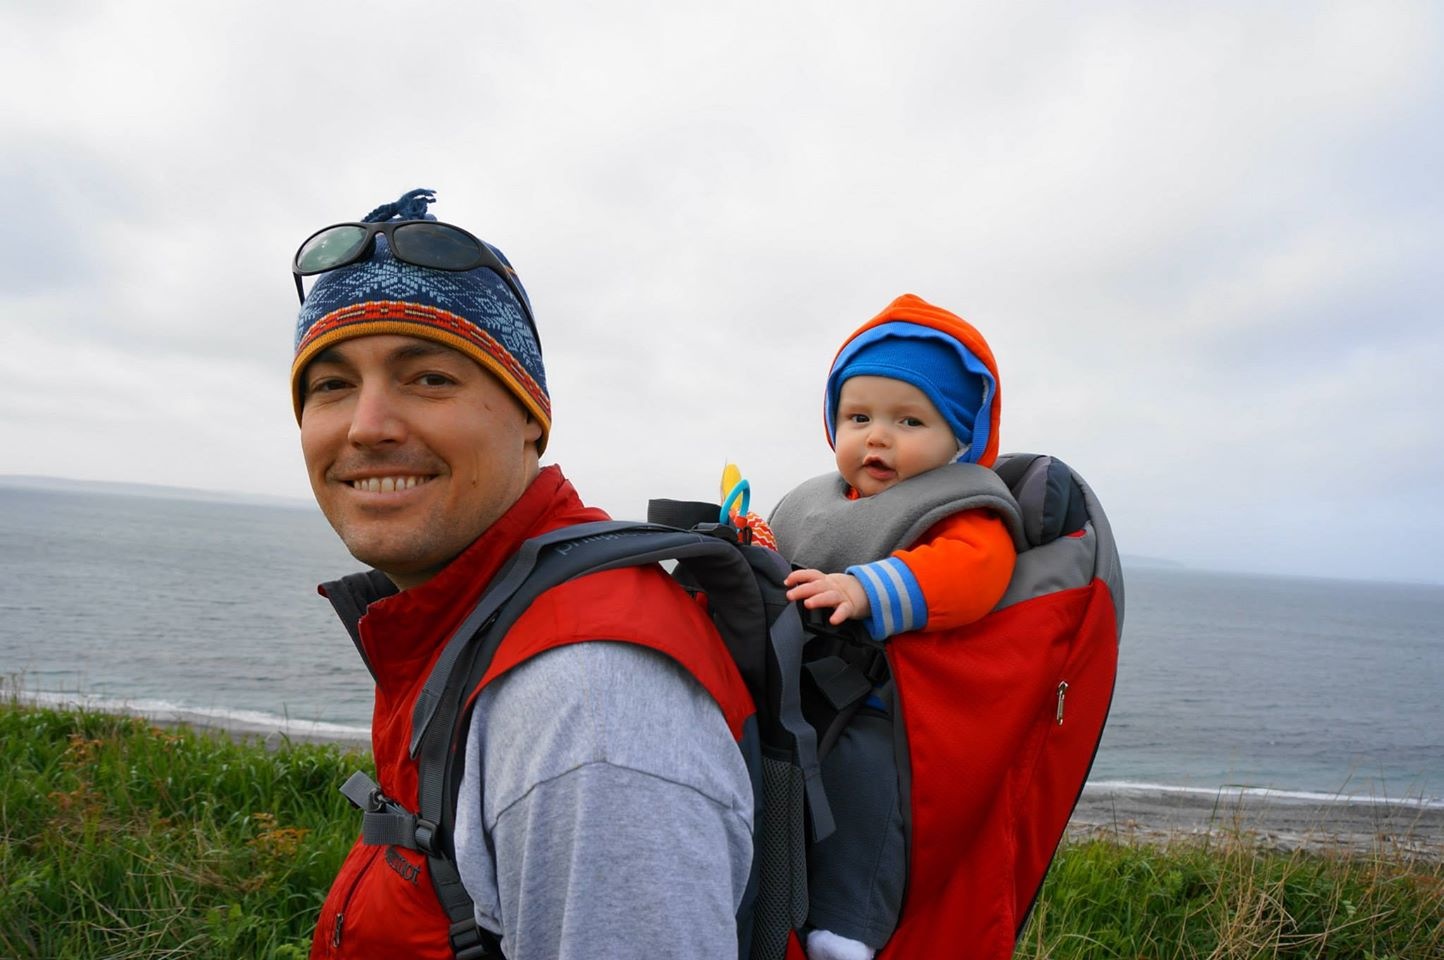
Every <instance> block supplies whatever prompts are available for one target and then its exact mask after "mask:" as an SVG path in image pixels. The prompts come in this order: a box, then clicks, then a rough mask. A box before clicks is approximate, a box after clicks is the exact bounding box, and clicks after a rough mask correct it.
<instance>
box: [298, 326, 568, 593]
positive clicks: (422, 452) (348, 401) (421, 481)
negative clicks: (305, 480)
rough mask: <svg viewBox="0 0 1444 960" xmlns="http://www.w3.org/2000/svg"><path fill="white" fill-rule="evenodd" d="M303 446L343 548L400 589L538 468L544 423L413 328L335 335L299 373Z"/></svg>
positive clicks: (423, 574)
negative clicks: (409, 333)
mask: <svg viewBox="0 0 1444 960" xmlns="http://www.w3.org/2000/svg"><path fill="white" fill-rule="evenodd" d="M302 387H303V389H304V391H305V393H304V396H305V401H304V404H303V406H302V408H301V452H302V454H303V455H304V456H305V459H306V472H307V474H308V475H309V477H310V479H311V489H312V490H313V491H314V492H315V494H316V502H317V503H319V504H320V505H321V511H322V512H323V513H324V514H325V515H326V519H327V520H329V521H331V526H333V527H335V529H336V533H337V534H339V535H340V537H341V540H342V542H344V543H345V544H346V549H348V550H350V551H351V555H352V556H354V557H355V558H356V559H357V560H360V561H361V562H363V563H366V564H369V565H371V566H373V567H375V568H376V569H378V570H380V571H381V572H383V573H385V574H386V575H387V576H389V577H390V578H391V579H392V580H393V581H395V583H396V585H397V586H398V587H401V588H402V589H406V588H407V587H412V586H415V585H417V584H419V583H422V582H424V581H426V580H428V579H430V578H431V577H432V576H433V575H434V574H436V573H437V572H438V571H440V570H441V569H442V568H443V567H445V566H446V565H447V564H448V563H450V562H451V561H452V559H454V558H455V557H456V556H457V554H459V553H461V552H462V551H463V550H465V549H466V548H467V547H468V546H470V545H471V543H472V542H473V541H474V540H476V538H477V537H479V536H481V534H482V533H483V532H484V531H485V530H486V529H487V528H488V527H490V526H491V524H492V523H493V522H494V521H495V520H496V519H497V518H498V517H500V516H501V515H502V514H503V513H505V512H506V511H507V509H508V508H509V507H510V506H511V505H512V504H513V503H515V502H516V500H517V498H519V497H520V496H521V495H522V493H523V492H525V490H526V488H527V486H528V485H530V483H531V481H532V480H533V479H534V478H535V477H536V473H537V455H536V441H537V439H538V438H539V437H540V436H541V426H540V425H539V424H538V423H537V422H536V421H535V420H532V419H529V418H528V417H527V415H526V412H525V411H524V410H523V409H522V407H521V405H520V404H519V403H518V402H517V401H516V400H515V399H514V398H513V397H512V395H511V394H510V393H509V392H507V390H506V388H504V387H503V386H502V385H501V384H500V383H499V382H498V381H497V380H496V379H495V378H494V377H492V375H491V374H490V373H488V372H487V371H485V370H483V369H482V368H481V366H480V365H478V364H477V363H476V362H475V361H473V360H471V359H470V358H469V357H466V356H464V355H462V354H460V353H458V352H456V351H455V350H451V349H449V348H448V347H444V346H442V345H440V344H437V343H433V342H432V341H429V340H421V339H417V338H414V337H404V336H394V335H389V334H388V335H379V336H370V337H357V338H355V339H353V340H346V341H343V342H341V343H339V344H337V345H336V346H333V347H330V348H328V349H326V350H324V351H322V352H321V353H320V354H318V355H317V357H316V359H315V360H313V361H311V363H310V364H309V365H308V366H307V367H306V370H305V372H304V373H303V375H302Z"/></svg>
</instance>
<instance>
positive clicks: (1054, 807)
mask: <svg viewBox="0 0 1444 960" xmlns="http://www.w3.org/2000/svg"><path fill="white" fill-rule="evenodd" d="M979 469H981V468H979ZM997 474H998V476H999V477H1001V478H1003V480H1004V481H1005V482H1006V483H1007V484H1008V486H1010V487H1011V488H1012V490H1013V491H1014V494H1013V495H1010V494H1008V492H1007V488H1003V489H1002V496H1003V497H1005V498H1007V499H1008V500H1009V501H1014V506H1013V507H1012V514H1011V516H1012V519H1011V520H1010V526H1011V527H1012V528H1013V529H1014V530H1015V540H1020V541H1022V542H1024V543H1026V544H1027V549H1021V548H1020V553H1019V561H1018V566H1017V572H1016V573H1015V575H1014V578H1013V582H1012V585H1010V587H1009V591H1008V595H1007V596H1006V597H1005V598H1004V600H1003V602H1002V603H1001V604H1000V605H999V608H998V610H997V611H995V613H993V614H990V615H989V616H988V617H987V618H984V619H985V621H987V620H992V619H994V618H998V617H1001V618H1003V622H1001V623H1000V624H999V626H998V627H997V628H996V629H995V630H991V631H988V632H987V633H986V636H985V637H984V639H983V641H982V642H980V643H979V644H978V647H979V649H978V650H976V651H972V652H970V654H969V655H968V656H966V657H964V658H963V663H964V664H965V665H966V667H965V668H964V669H961V670H960V669H958V668H956V667H953V666H949V667H948V670H949V672H950V674H951V673H965V674H968V675H969V676H968V678H967V683H968V688H967V691H966V693H965V694H964V695H967V696H985V697H988V698H990V699H989V700H987V701H986V702H983V701H979V702H976V703H975V704H974V705H973V707H972V708H970V709H969V710H968V711H967V714H966V716H965V717H963V718H962V725H959V719H958V718H956V717H950V716H949V715H950V714H951V712H952V705H953V704H955V703H956V699H957V697H958V696H959V695H960V694H959V692H958V691H956V690H953V689H951V688H949V689H937V688H938V687H939V684H938V683H936V682H934V681H933V680H932V678H930V677H928V676H925V675H922V676H920V675H919V674H920V673H922V674H925V673H926V672H927V671H929V670H932V669H935V668H936V664H934V663H932V662H931V661H932V660H934V659H937V658H936V657H935V656H932V657H930V656H917V657H914V656H906V657H901V658H900V657H898V656H896V655H895V654H896V651H895V650H891V649H889V650H887V651H886V653H884V652H883V648H881V647H879V646H878V645H877V644H873V643H871V642H870V641H867V640H865V639H863V638H861V637H860V636H858V635H856V634H852V633H850V632H846V631H837V630H834V629H832V628H829V627H827V625H826V618H825V616H819V615H817V612H808V611H804V610H803V609H802V607H801V606H800V605H799V604H793V603H789V602H788V601H787V599H786V596H785V594H786V588H785V587H784V586H783V583H782V581H783V580H784V579H785V578H786V576H787V574H788V572H789V569H790V568H789V565H788V564H787V563H786V561H784V560H783V559H782V558H781V556H779V555H778V554H777V553H776V552H774V551H772V550H770V549H767V548H765V547H762V546H760V545H756V544H753V543H751V542H750V536H749V535H748V533H747V532H746V531H743V532H742V533H741V534H740V535H739V531H738V529H737V528H735V527H733V526H731V525H730V524H728V523H722V522H718V521H719V511H718V507H717V506H716V505H714V504H698V503H690V502H680V501H670V500H657V501H653V502H652V504H651V509H650V510H649V518H650V519H651V520H652V521H655V522H648V523H633V522H625V521H602V522H597V523H588V524H581V525H577V526H572V527H566V528H562V529H560V530H556V531H552V532H551V533H548V534H544V535H542V536H540V537H536V538H533V539H532V540H529V541H527V542H526V544H524V545H523V547H522V548H521V549H520V550H519V551H518V553H517V555H516V556H515V557H514V558H513V559H512V560H511V561H510V563H509V564H508V565H507V566H506V567H504V568H503V569H502V571H501V572H500V573H498V574H497V576H496V578H495V579H494V580H493V582H492V584H491V585H490V586H489V587H488V588H487V589H486V591H485V592H484V594H483V596H482V598H481V599H480V601H478V603H477V606H476V608H475V609H474V610H473V612H472V613H471V615H470V616H468V617H467V618H466V620H465V621H464V622H463V623H462V625H461V626H460V627H459V628H458V629H457V630H456V631H455V633H454V634H453V636H452V637H451V638H450V639H449V640H448V642H447V644H446V646H445V648H444V650H443V652H442V654H441V655H440V657H439V658H438V660H437V663H436V665H435V667H434V668H433V670H432V673H431V675H430V677H429V679H428V680H427V683H426V685H425V688H424V690H423V692H422V694H421V696H420V697H419V698H418V701H417V703H416V707H415V711H414V714H413V718H412V739H411V753H412V756H413V757H414V758H415V760H416V762H417V765H418V774H419V789H418V799H419V803H418V806H419V808H420V809H419V810H416V811H410V810H407V809H405V808H403V807H402V806H401V805H399V804H397V803H396V802H394V801H392V800H391V799H389V798H388V797H386V796H385V795H384V794H382V792H381V791H380V789H379V788H378V787H377V785H376V784H375V783H374V782H372V781H371V779H370V778H369V777H367V776H366V775H365V774H361V773H357V774H355V775H353V776H352V777H351V779H350V780H348V781H347V783H346V785H345V786H344V787H343V788H342V790H343V792H344V793H345V794H346V796H347V797H348V798H349V799H351V800H352V802H353V803H355V804H356V805H357V806H358V807H360V808H361V809H362V810H363V811H364V816H363V826H362V838H363V841H364V842H365V843H368V844H380V845H389V844H397V845H400V846H404V847H407V848H410V849H415V850H420V851H422V852H424V853H425V854H426V855H427V859H428V865H429V868H430V875H431V877H432V881H433V885H434V886H435V887H436V891H437V896H438V898H439V899H440V901H441V904H442V906H443V907H444V908H445V909H446V912H447V914H448V916H449V917H450V919H451V921H452V927H451V939H452V945H453V948H454V950H455V951H456V955H457V957H458V958H460V960H481V958H500V957H502V956H503V954H502V952H501V950H500V948H499V945H498V944H497V942H496V939H495V938H494V937H493V936H492V935H491V934H490V933H489V932H488V931H486V930H484V929H481V928H479V927H478V926H477V925H476V922H475V918H474V915H473V909H472V903H471V900H470V898H469V897H468V896H467V894H466V892H465V890H464V889H463V887H462V885H461V882H460V877H459V875H458V872H457V869H456V864H455V852H454V848H453V846H452V829H453V825H454V823H455V814H456V796H457V791H458V789H459V786H460V783H461V779H462V771H461V766H462V762H463V760H464V757H465V750H464V746H463V745H464V740H465V736H466V734H467V730H468V717H467V716H466V711H465V706H466V704H467V703H468V702H469V695H470V693H471V691H473V690H474V689H475V687H476V685H477V683H479V682H480V679H481V678H482V676H483V675H484V674H485V673H486V670H487V667H488V665H489V664H490V663H491V660H492V657H493V655H494V654H495V652H496V650H497V648H498V647H499V645H500V643H501V640H502V639H503V638H504V637H505V635H506V631H507V629H508V628H509V627H510V626H511V624H512V623H514V622H515V621H516V619H517V617H519V616H520V615H521V613H522V612H523V611H524V610H525V609H526V608H527V606H528V604H530V603H531V602H532V600H534V599H535V598H536V597H537V596H539V595H540V594H541V593H542V592H544V591H545V590H547V589H549V588H551V587H553V586H556V585H558V584H560V583H563V582H565V581H567V580H569V579H571V578H573V577H578V576H584V575H586V574H588V573H594V572H598V571H601V570H608V569H614V568H616V567H621V566H627V565H637V564H649V563H658V562H674V563H675V565H674V567H673V570H672V575H673V577H674V578H675V579H676V580H677V581H678V582H679V583H681V585H682V586H683V587H684V588H686V589H687V590H688V591H689V592H691V593H692V594H693V595H694V596H696V597H697V598H698V599H699V602H703V603H704V604H705V605H706V608H707V610H708V613H709V615H710V616H711V619H712V621H713V623H714V624H715V625H716V627H717V629H718V633H719V634H720V635H721V637H722V639H723V640H724V642H725V643H726V645H727V649H728V651H729V652H730V654H731V655H732V658H733V659H734V661H735V662H736V664H737V666H738V669H739V672H740V673H741V675H742V678H743V680H744V681H745V683H746V684H747V687H748V690H749V692H750V693H751V695H752V698H753V702H754V705H755V707H756V713H755V715H754V716H753V717H752V718H750V719H749V720H748V721H747V724H746V726H745V729H744V732H743V736H742V738H741V739H740V740H739V742H738V747H739V749H740V750H741V751H742V754H743V756H744V758H745V759H746V761H747V765H748V769H749V771H750V772H751V774H752V781H753V792H754V797H755V803H756V815H755V817H754V855H753V863H752V875H751V878H750V880H749V883H748V887H747V891H746V893H745V894H744V897H743V903H742V906H741V908H740V910H739V912H738V918H737V924H738V943H739V958H740V960H784V958H787V960H800V958H802V956H803V954H802V950H801V947H800V945H799V939H798V936H797V932H798V931H800V930H801V928H802V927H803V925H804V924H805V921H806V917H807V908H808V903H807V865H806V857H807V849H808V846H809V844H810V843H812V842H815V841H817V840H820V839H822V838H824V837H826V836H827V835H828V834H830V832H831V830H832V816H831V812H830V809H829V806H828V803H827V799H826V796H825V794H824V791H823V789H822V784H821V777H820V771H819V736H821V737H822V740H823V742H822V749H823V750H825V749H826V746H827V745H828V743H829V742H830V741H831V740H835V738H836V735H837V732H838V731H839V730H840V729H841V728H842V726H843V725H845V723H846V722H847V719H848V718H849V717H850V716H851V715H852V713H853V712H855V711H856V709H857V708H858V706H859V704H860V703H861V702H862V700H864V699H865V698H866V694H867V692H868V691H869V690H870V689H871V685H872V683H874V682H875V680H876V678H878V677H879V676H882V675H884V674H885V673H886V672H888V671H890V672H891V675H892V677H893V679H894V682H895V684H896V686H897V690H898V692H899V694H900V698H899V702H900V704H901V710H900V712H901V714H902V716H903V718H904V720H905V724H904V725H900V726H905V727H906V743H905V745H904V746H903V747H902V748H900V756H899V759H900V763H899V766H900V770H901V779H902V780H903V790H904V800H905V809H909V810H910V816H909V817H908V819H907V826H908V831H909V841H910V842H909V851H910V862H909V876H908V891H907V897H906V899H905V901H904V905H903V912H902V917H901V919H900V922H899V926H898V929H897V932H896V933H895V934H894V936H893V938H892V940H891V941H890V942H889V944H888V946H887V947H886V948H885V950H884V952H883V953H882V954H881V956H884V957H887V956H891V957H898V958H914V957H917V958H922V957H934V956H958V955H966V956H970V957H971V956H1006V955H1007V953H997V952H986V951H984V950H982V949H981V947H982V946H984V945H987V944H991V943H993V942H998V943H1001V942H1002V934H1001V932H1000V931H1004V930H1006V935H1007V936H1006V939H1007V952H1009V953H1010V952H1011V949H1012V944H1013V942H1014V940H1015V939H1016V936H1017V933H1018V932H1019V931H1020V930H1021V927H1022V924H1023V922H1024V921H1025V920H1026V915H1027V910H1028V909H1029V908H1030V906H1031V903H1032V900H1033V898H1034V897H1035V896H1036V894H1037V890H1038V889H1039V887H1040V886H1041V884H1042V879H1043V874H1044V873H1045V872H1046V870H1047V866H1048V863H1049V861H1050V860H1051V859H1052V856H1053V853H1054V851H1055V849H1056V847H1057V844H1058V842H1059V840H1060V839H1061V837H1062V834H1063V829H1064V827H1065V826H1066V825H1067V821H1068V817H1069V815H1070V814H1071V812H1072V809H1073V807H1074V805H1075V804H1076V802H1077V798H1078V795H1079V794H1080V792H1081V790H1082V785H1083V782H1084V780H1085V779H1086V777H1087V772H1088V768H1089V766H1090V765H1091V763H1092V758H1093V754H1094V752H1095V751H1096V749H1097V743H1098V739H1099V737H1100V736H1101V733H1102V727H1103V721H1104V718H1105V717H1106V714H1107V710H1108V702H1109V699H1110V697H1111V692H1112V680H1113V669H1114V665H1115V664H1116V654H1117V624H1118V623H1120V622H1121V619H1122V589H1121V580H1120V574H1119V570H1118V561H1117V554H1116V551H1115V550H1114V548H1113V541H1112V536H1111V533H1110V532H1109V529H1108V524H1107V521H1106V519H1104V517H1103V513H1102V510H1101V508H1100V507H1099V505H1098V503H1097V501H1096V500H1095V499H1094V498H1093V495H1092V493H1091V491H1089V490H1088V488H1087V487H1086V485H1084V484H1083V483H1082V481H1081V479H1080V478H1078V477H1077V476H1076V474H1073V473H1072V471H1070V470H1069V469H1068V468H1067V467H1066V466H1064V465H1063V464H1062V463H1061V462H1059V461H1057V460H1054V459H1052V458H1049V457H1035V456H1031V455H1029V456H1014V457H1007V458H1003V459H1001V460H1000V461H999V464H998V466H997ZM1000 487H1001V484H1000ZM1060 543H1061V544H1063V547H1062V549H1060V550H1053V549H1052V548H1053V547H1054V546H1055V545H1057V544H1060ZM1035 553H1036V554H1037V557H1036V558H1035V560H1036V562H1034V561H1029V560H1028V558H1029V555H1031V554H1035ZM1009 611H1012V612H1011V613H1010V612H1009ZM1010 642H1011V643H1012V644H1013V646H1012V649H1007V647H1008V644H1009V643H1010ZM950 655H951V654H950ZM1037 684H1045V685H1046V687H1047V690H1046V693H1047V696H1042V695H1041V694H1039V692H1038V690H1037V689H1035V688H1036V686H1037ZM944 686H945V685H944ZM1075 691H1076V692H1075ZM1065 715H1066V722H1065ZM940 723H941V724H942V725H943V727H945V728H947V737H948V738H952V739H953V740H955V741H956V743H957V746H959V747H963V748H966V749H965V750H964V755H969V754H971V755H972V757H973V759H972V760H970V761H969V764H970V765H965V766H954V765H953V763H954V761H953V758H952V757H951V754H952V753H953V752H954V751H952V750H950V749H949V748H948V747H947V745H946V744H943V745H942V749H941V750H940V749H939V743H938V741H939V740H941V739H946V738H944V737H943V736H942V731H941V730H939V729H938V727H939V724H940ZM982 778H992V779H991V780H989V779H982ZM957 795H966V796H967V797H968V801H967V803H965V804H962V805H959V804H958V796H957ZM970 857H975V858H979V859H978V860H977V862H973V861H972V860H970ZM989 949H991V947H990V948H989Z"/></svg>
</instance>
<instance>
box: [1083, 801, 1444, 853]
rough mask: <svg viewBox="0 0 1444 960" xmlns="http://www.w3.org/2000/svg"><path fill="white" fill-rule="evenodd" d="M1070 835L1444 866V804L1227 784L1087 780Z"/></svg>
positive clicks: (1084, 837) (1086, 837) (1085, 837)
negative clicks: (1245, 845)
mask: <svg viewBox="0 0 1444 960" xmlns="http://www.w3.org/2000/svg"><path fill="white" fill-rule="evenodd" d="M1068 835H1069V837H1072V838H1075V839H1089V838H1104V839H1116V840H1120V841H1125V842H1142V843H1150V844H1159V843H1166V842H1169V841H1171V840H1179V839H1195V840H1208V839H1221V840H1226V839H1238V838H1242V839H1246V840H1249V841H1250V842H1252V843H1254V844H1255V845H1258V846H1261V847H1264V848H1266V849H1272V850H1279V851H1284V852H1292V851H1299V850H1303V851H1308V852H1311V853H1328V852H1336V853H1350V854H1370V853H1388V854H1390V855H1393V856H1405V857H1409V858H1417V859H1422V860H1430V861H1444V805H1440V804H1437V803H1424V802H1421V801H1417V800H1407V799H1395V800H1390V799H1360V798H1352V797H1346V796H1338V797H1326V796H1310V795H1299V794H1291V793H1287V792H1280V791H1269V790H1243V789H1239V788H1229V787H1223V788H1220V789H1218V790H1217V791H1211V790H1203V789H1198V790H1191V789H1190V790H1183V789H1170V788H1167V787H1159V786H1153V785H1131V784H1118V783H1101V784H1093V783H1090V784H1088V785H1087V786H1085V787H1084V788H1083V795H1082V796H1081V797H1080V798H1079V800H1078V806H1077V807H1076V808H1075V809H1074V811H1073V816H1072V819H1070V820H1069V822H1068Z"/></svg>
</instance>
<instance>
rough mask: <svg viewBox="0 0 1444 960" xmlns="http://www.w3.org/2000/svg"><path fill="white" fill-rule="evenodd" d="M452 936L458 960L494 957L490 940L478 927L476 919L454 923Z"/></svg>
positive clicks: (453, 949) (452, 946) (453, 951)
mask: <svg viewBox="0 0 1444 960" xmlns="http://www.w3.org/2000/svg"><path fill="white" fill-rule="evenodd" d="M450 936H451V951H452V953H455V954H456V960H484V958H486V957H490V956H492V952H491V943H490V938H489V937H488V936H486V935H485V934H484V932H483V931H482V929H481V927H479V926H478V925H477V923H476V918H475V917H472V918H470V919H467V920H458V921H457V922H456V923H453V924H452V925H451V930H450Z"/></svg>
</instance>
